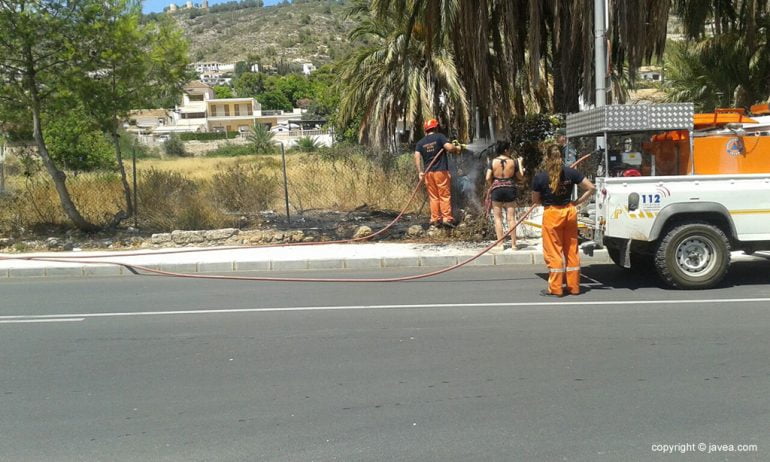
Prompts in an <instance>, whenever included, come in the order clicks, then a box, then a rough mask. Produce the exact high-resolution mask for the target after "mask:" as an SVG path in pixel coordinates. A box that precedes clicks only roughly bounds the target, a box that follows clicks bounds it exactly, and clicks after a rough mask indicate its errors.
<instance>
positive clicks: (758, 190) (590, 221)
mask: <svg viewBox="0 0 770 462" xmlns="http://www.w3.org/2000/svg"><path fill="white" fill-rule="evenodd" d="M751 112H752V113H753V114H756V116H749V115H747V114H746V113H745V112H744V111H743V110H740V109H718V110H716V111H715V112H714V113H709V114H694V110H693V105H692V104H691V103H671V104H648V105H633V106H632V105H609V106H603V107H599V108H595V109H591V110H588V111H585V112H581V113H578V114H571V115H569V116H567V127H566V129H567V137H568V139H569V142H570V144H571V145H572V146H574V147H575V148H576V149H577V150H578V152H579V153H580V156H583V155H585V154H592V156H590V157H589V158H588V162H587V164H586V165H582V166H580V168H581V169H582V170H583V171H584V172H585V173H586V174H588V175H589V176H591V177H594V179H595V184H596V196H595V198H594V201H593V202H592V203H591V204H590V205H589V206H588V207H587V208H586V209H584V210H583V211H582V212H583V213H582V217H581V221H582V222H583V223H584V224H585V225H587V226H586V227H585V228H584V229H586V230H587V231H586V234H587V236H586V237H587V238H588V239H589V240H590V241H589V242H587V243H585V244H584V245H583V250H584V252H586V253H590V252H592V250H593V248H601V247H605V248H606V249H607V251H608V253H609V255H610V258H611V259H612V260H613V261H614V262H615V263H616V264H617V265H619V266H622V267H625V268H632V269H633V270H634V271H637V270H638V271H657V273H658V275H659V276H660V277H661V278H662V280H663V281H664V282H665V283H666V284H667V285H669V286H671V287H673V288H679V289H706V288H710V287H713V286H715V285H717V284H718V283H719V282H720V281H721V280H722V278H723V277H724V275H725V274H726V272H727V269H728V266H729V264H730V256H731V255H730V253H731V251H744V252H745V253H753V252H754V251H758V250H770V116H768V114H770V109H768V106H767V105H761V106H754V107H752V111H751ZM597 140H598V143H597ZM597 144H598V145H599V146H602V147H601V148H600V149H597Z"/></svg>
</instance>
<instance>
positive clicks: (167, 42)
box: [72, 0, 188, 226]
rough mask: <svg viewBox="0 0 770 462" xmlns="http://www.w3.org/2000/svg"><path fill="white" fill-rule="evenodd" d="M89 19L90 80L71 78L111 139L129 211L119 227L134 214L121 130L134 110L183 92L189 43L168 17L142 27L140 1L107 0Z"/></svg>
mask: <svg viewBox="0 0 770 462" xmlns="http://www.w3.org/2000/svg"><path fill="white" fill-rule="evenodd" d="M100 6H101V8H99V10H98V13H95V14H94V17H93V18H92V20H91V21H89V22H86V23H84V24H82V25H81V26H80V29H81V31H82V32H81V33H82V34H83V35H84V36H91V37H96V39H95V40H93V41H92V42H91V43H90V46H89V47H88V48H87V50H86V49H79V51H82V52H84V54H85V56H83V61H84V63H86V65H85V66H84V68H83V70H84V71H86V74H87V76H88V78H85V79H83V78H77V77H78V76H74V78H73V79H72V81H73V85H72V88H73V89H74V91H75V92H76V95H77V97H78V99H79V100H80V101H82V102H83V105H84V107H85V108H86V109H87V110H88V111H89V113H90V114H91V116H92V118H93V119H94V120H96V121H98V123H99V125H100V128H101V129H102V131H103V132H104V133H105V134H107V135H108V136H109V137H110V139H111V140H112V143H113V146H114V152H115V159H116V161H117V166H118V171H119V173H120V178H121V183H122V185H123V191H124V198H125V202H126V210H125V211H123V210H121V211H119V212H118V213H117V214H116V215H115V217H114V218H113V220H112V222H111V223H109V224H108V226H115V225H117V224H118V223H120V221H121V220H123V219H125V218H127V217H129V216H131V215H132V214H133V210H134V204H133V201H132V194H131V187H130V185H129V182H128V177H127V175H126V170H125V166H124V164H123V153H122V151H121V145H122V143H121V142H120V127H121V120H123V119H125V117H126V116H127V115H128V112H129V111H130V110H131V109H135V108H137V107H147V106H148V105H149V104H150V103H151V102H152V101H153V100H155V99H156V98H159V97H162V96H163V95H165V94H173V93H176V94H178V93H180V92H181V88H182V85H183V84H184V83H185V81H186V76H187V75H186V68H187V63H188V59H187V42H186V41H185V40H184V38H183V36H182V33H181V31H180V30H179V28H178V27H177V26H176V24H175V23H174V22H173V21H172V20H171V19H170V18H168V17H164V18H161V19H159V20H158V21H154V22H151V23H146V24H142V23H141V2H140V1H138V0H104V1H103V2H102V3H101V4H100Z"/></svg>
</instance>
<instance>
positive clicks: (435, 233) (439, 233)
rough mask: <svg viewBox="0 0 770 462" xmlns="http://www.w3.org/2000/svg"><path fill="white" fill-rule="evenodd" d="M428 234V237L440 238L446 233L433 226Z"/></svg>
mask: <svg viewBox="0 0 770 462" xmlns="http://www.w3.org/2000/svg"><path fill="white" fill-rule="evenodd" d="M426 234H427V235H428V237H440V236H444V234H445V233H444V230H443V229H441V228H436V227H435V226H431V227H430V228H428V231H427V233H426Z"/></svg>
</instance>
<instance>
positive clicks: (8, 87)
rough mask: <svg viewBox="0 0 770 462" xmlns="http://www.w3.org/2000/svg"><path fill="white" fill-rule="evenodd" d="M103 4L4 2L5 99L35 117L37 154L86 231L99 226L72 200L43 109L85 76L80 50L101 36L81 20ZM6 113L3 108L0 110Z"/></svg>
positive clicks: (1, 78) (1, 94) (85, 0)
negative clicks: (48, 138)
mask: <svg viewBox="0 0 770 462" xmlns="http://www.w3.org/2000/svg"><path fill="white" fill-rule="evenodd" d="M100 8H101V2H97V1H95V0H82V1H79V2H72V3H62V2H60V1H58V0H7V1H3V2H0V102H2V104H3V105H6V108H7V107H8V106H10V107H12V108H22V109H23V110H24V112H26V113H27V114H28V115H29V118H28V119H27V120H31V127H32V137H33V138H34V140H35V144H36V146H37V153H38V155H39V156H40V159H41V161H42V163H43V165H44V166H45V169H46V171H47V172H48V174H49V175H50V176H51V178H52V180H53V183H54V186H55V189H56V192H57V194H58V196H59V200H60V202H61V205H62V208H63V210H64V212H65V214H66V215H67V216H68V217H69V219H70V220H72V222H73V223H74V224H75V226H77V227H78V228H80V229H81V230H84V231H94V230H96V229H98V227H97V226H96V225H94V224H93V223H90V222H88V221H87V220H86V219H85V218H84V217H83V215H82V214H81V213H80V211H79V210H78V209H77V207H76V206H75V203H74V202H73V201H72V198H71V196H70V193H69V190H68V189H67V184H66V179H67V176H66V174H65V173H64V172H63V171H62V170H61V169H59V168H58V167H57V166H56V164H55V162H54V161H53V159H52V158H51V155H50V152H49V150H48V146H47V144H46V141H45V137H44V135H43V133H44V126H43V124H44V122H43V113H44V112H45V110H46V109H47V108H49V107H50V104H51V102H52V100H53V99H54V98H53V97H52V96H53V95H56V94H57V92H60V91H62V90H63V89H66V88H67V87H68V86H69V85H70V84H71V82H72V80H71V79H72V76H73V74H76V75H77V74H79V76H80V77H81V78H82V77H84V75H83V73H82V71H80V72H79V70H80V69H81V66H82V65H83V64H84V63H82V62H81V61H80V56H79V55H78V53H77V52H76V50H79V49H88V48H89V46H88V45H89V42H90V41H92V40H94V39H96V38H97V37H95V36H93V35H87V34H86V35H84V33H83V28H82V27H81V26H82V24H87V23H89V22H90V21H91V20H92V19H93V17H94V16H96V15H98V12H99V9H100ZM0 112H3V111H0Z"/></svg>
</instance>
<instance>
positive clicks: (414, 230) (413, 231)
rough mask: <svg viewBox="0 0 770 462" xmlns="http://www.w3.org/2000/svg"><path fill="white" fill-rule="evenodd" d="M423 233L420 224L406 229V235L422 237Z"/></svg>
mask: <svg viewBox="0 0 770 462" xmlns="http://www.w3.org/2000/svg"><path fill="white" fill-rule="evenodd" d="M424 234H425V230H424V229H422V226H420V225H412V226H410V227H409V229H407V230H406V235H407V237H422V236H423V235H424Z"/></svg>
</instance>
